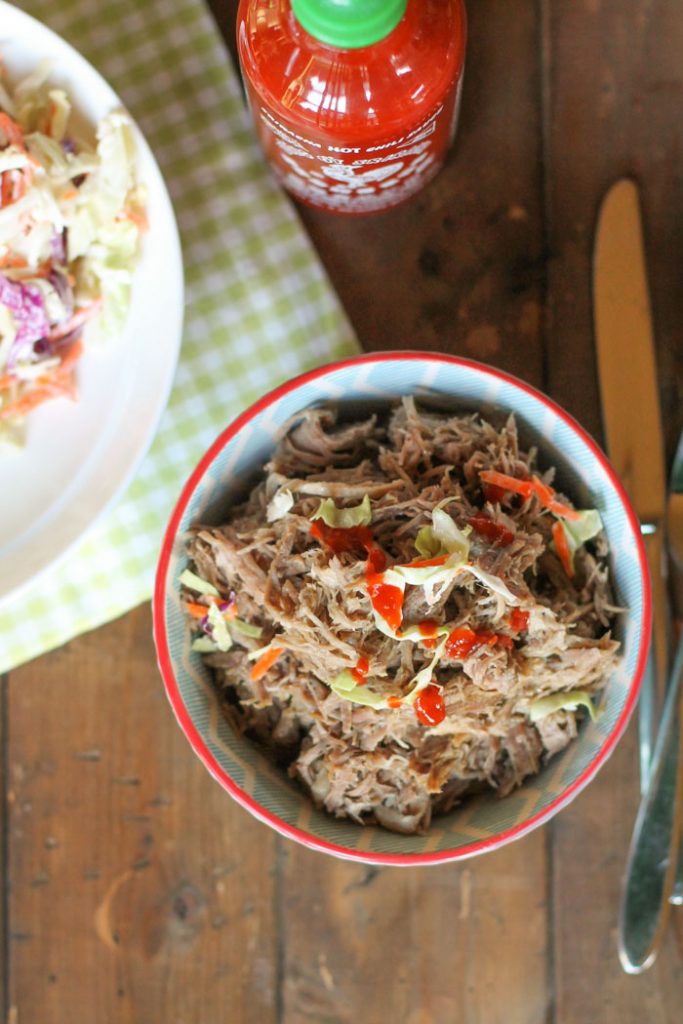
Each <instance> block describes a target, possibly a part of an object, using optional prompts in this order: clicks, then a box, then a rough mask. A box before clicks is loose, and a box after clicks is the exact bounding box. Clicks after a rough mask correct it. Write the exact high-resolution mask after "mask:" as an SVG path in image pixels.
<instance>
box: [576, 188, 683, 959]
mask: <svg viewBox="0 0 683 1024" xmlns="http://www.w3.org/2000/svg"><path fill="white" fill-rule="evenodd" d="M593 288H594V310H595V332H596V345H597V355H598V371H599V380H600V393H601V399H602V410H603V424H604V428H605V434H606V437H607V448H608V451H609V454H610V458H611V461H612V463H613V465H614V466H615V468H616V470H617V472H618V473H619V474H620V476H621V478H622V480H623V482H624V484H625V486H626V489H627V491H628V492H629V495H630V497H631V500H632V502H633V505H634V507H635V510H636V512H637V514H638V516H639V518H640V521H641V529H642V532H643V538H644V541H645V546H646V551H647V556H648V562H649V567H650V577H651V582H652V598H653V636H652V643H651V647H650V655H649V658H648V663H647V666H646V670H645V673H644V677H643V682H642V689H641V697H640V705H639V712H640V714H639V747H640V749H639V754H640V782H641V793H642V799H641V805H640V808H639V811H638V816H637V819H636V823H635V826H634V831H633V836H632V840H631V845H630V849H629V857H628V863H627V871H626V881H625V886H624V894H623V901H622V907H621V912H620V917H619V957H620V960H621V964H622V966H623V968H624V970H625V971H627V972H629V973H633V974H635V973H639V972H640V971H643V970H645V969H646V968H647V967H649V966H650V964H651V963H652V962H653V961H654V959H655V957H656V955H657V950H658V947H659V943H660V940H661V937H662V935H663V934H664V930H665V928H666V923H667V920H668V912H669V909H670V904H669V898H670V897H671V901H672V902H677V901H678V885H675V884H674V883H675V875H676V866H677V854H678V849H679V835H680V827H681V821H680V803H681V801H680V794H681V788H682V786H683V767H681V763H680V758H679V750H680V748H681V743H680V737H679V732H680V718H679V704H680V696H679V695H680V690H681V687H682V686H683V682H682V678H681V677H682V676H683V643H682V645H681V646H680V647H679V650H678V653H677V656H676V659H675V665H674V671H673V674H672V680H671V684H670V686H669V689H668V692H667V688H666V679H667V665H668V647H669V645H668V627H669V619H670V616H669V606H668V598H667V585H666V580H667V572H666V553H667V547H666V544H667V526H668V528H669V530H670V537H671V541H672V542H673V543H674V545H675V546H676V549H677V551H678V557H679V558H680V559H681V560H682V561H683V494H681V493H678V491H679V490H680V491H683V480H680V479H679V477H683V448H680V449H679V451H680V456H681V461H680V462H678V461H677V462H676V464H675V468H674V473H673V474H672V494H671V496H670V498H669V501H668V504H667V502H666V493H665V482H664V481H665V474H664V453H663V438H662V428H661V414H660V408H659V393H658V387H657V371H656V357H655V347H654V336H653V328H652V314H651V310H650V300H649V292H648V286H647V273H646V267H645V252H644V244H643V231H642V220H641V213H640V203H639V198H638V190H637V187H636V185H635V183H634V182H632V181H630V180H629V179H622V180H620V181H618V182H616V184H614V185H613V186H612V188H610V190H609V191H608V193H607V195H606V197H605V199H604V200H603V203H602V207H601V209H600V213H599V218H598V227H597V232H596V241H595V254H594V280H593ZM682 445H683V441H682ZM679 483H680V487H679ZM665 694H666V697H665ZM658 706H662V716H661V720H660V725H659V729H658V731H657V735H656V742H655V723H656V721H657V710H658ZM681 867H682V868H683V858H682V859H681ZM679 874H680V872H679ZM681 889H682V890H683V880H681Z"/></svg>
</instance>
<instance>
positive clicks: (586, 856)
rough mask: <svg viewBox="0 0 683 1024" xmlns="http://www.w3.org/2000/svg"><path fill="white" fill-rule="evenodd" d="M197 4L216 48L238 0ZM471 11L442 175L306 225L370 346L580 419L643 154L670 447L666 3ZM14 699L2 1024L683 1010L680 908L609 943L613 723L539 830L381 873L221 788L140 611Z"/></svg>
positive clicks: (270, 1022)
mask: <svg viewBox="0 0 683 1024" xmlns="http://www.w3.org/2000/svg"><path fill="white" fill-rule="evenodd" d="M211 7H212V10H213V11H214V14H215V16H216V20H217V23H218V24H219V26H220V28H221V30H222V32H223V34H224V36H225V38H226V40H227V42H228V44H229V46H230V47H231V48H232V50H233V52H234V32H233V25H234V20H235V15H236V9H237V0H211ZM468 7H469V13H470V46H469V54H468V68H467V77H466V88H465V95H464V106H463V113H462V120H461V126H460V131H459V135H458V140H457V144H456V147H455V149H454V151H453V153H452V156H451V159H450V161H449V164H448V167H447V168H446V170H445V171H444V172H443V173H442V175H441V176H440V177H439V178H438V179H436V181H435V182H434V183H433V184H432V185H431V186H430V187H429V188H428V190H427V191H426V192H424V193H423V194H422V195H421V196H419V197H417V198H416V199H415V200H413V201H412V202H411V203H409V204H407V205H406V206H405V207H403V208H400V209H398V210H395V211H393V212H391V213H387V214H383V215H378V216H374V217H370V218H367V219H364V218H362V219H358V220H356V219H354V220H343V219H340V218H333V217H330V216H329V215H326V214H317V213H315V212H314V211H311V210H302V211H301V216H302V218H303V220H304V223H305V225H306V227H307V229H308V230H309V232H310V234H311V236H312V238H313V240H314V242H315V244H316V246H317V248H318V251H319V252H320V254H321V256H322V258H323V261H324V263H325V265H326V267H327V270H328V272H329V274H330V277H331V279H332V282H333V284H334V286H335V288H336V289H337V291H338V292H339V294H340V296H341V298H342V300H343V302H344V304H345V306H346V308H347V311H348V313H349V315H350V317H351V320H352V322H353V324H354V325H355V327H356V329H357V331H358V333H359V336H360V338H361V341H362V342H363V344H364V345H365V346H366V347H367V348H368V349H389V348H396V347H418V348H424V349H445V350H447V351H451V352H458V353H461V354H464V355H469V356H473V357H475V358H479V359H482V360H484V361H486V362H490V363H493V364H495V365H498V366H501V367H503V368H505V369H508V370H511V371H513V372H516V373H518V374H519V375H520V376H522V377H524V378H525V379H527V380H529V381H531V382H533V383H536V384H543V383H544V384H545V385H546V387H547V388H548V389H549V390H550V392H551V394H552V395H553V397H555V398H556V399H557V400H559V401H560V402H562V403H563V404H564V405H566V406H567V407H568V408H569V409H570V411H572V412H573V413H574V414H575V415H576V416H577V417H578V418H579V420H580V421H581V422H582V423H583V424H584V425H585V426H586V427H588V429H590V430H592V431H594V432H595V433H598V434H599V429H600V421H599V409H598V402H597V386H596V382H595V366H594V351H593V343H592V326H591V310H590V255H591V245H592V232H593V227H594V222H595V214H596V211H597V204H598V202H599V199H600V196H601V195H602V192H603V191H604V189H605V188H606V186H607V185H608V184H609V182H610V181H611V180H612V179H613V178H614V177H616V176H617V175H619V174H621V173H624V172H627V171H628V172H632V173H634V174H636V176H637V177H638V178H639V179H640V180H641V183H642V184H643V187H644V188H643V198H644V212H645V219H646V235H647V245H648V256H649V259H650V262H651V268H652V273H651V280H652V292H653V307H654V312H655V324H656V329H657V337H658V343H659V350H658V357H659V366H660V372H661V378H662V397H663V402H664V408H665V422H666V425H667V443H668V452H669V454H671V451H672V445H673V442H674V438H675V435H676V433H677V431H678V429H679V428H680V427H681V426H682V425H683V401H681V399H683V317H681V309H680V307H681V303H680V299H679V296H680V295H681V294H683V288H682V287H681V286H682V285H683V280H682V277H683V259H682V258H681V254H682V253H683V170H682V166H683V165H682V159H683V154H682V153H681V129H680V110H681V100H682V99H683V70H682V68H683V64H682V63H681V60H680V55H681V53H683V19H681V15H680V0H576V2H574V3H571V4H567V3H560V2H556V0H516V2H515V3H514V4H511V3H510V2H509V0H477V2H474V0H473V2H471V3H469V5H468ZM6 692H7V713H6V721H5V723H4V724H5V725H6V727H7V734H6V735H5V736H4V737H2V740H3V741H4V744H5V751H6V762H7V766H8V772H9V775H8V779H7V780H5V789H4V793H5V798H6V800H7V807H8V825H9V831H8V834H7V835H6V837H5V840H6V851H7V859H8V864H7V865H6V866H5V867H6V871H7V873H8V874H7V880H8V882H9V884H10V886H11V888H10V890H9V899H8V910H9V918H8V921H7V922H6V923H7V927H8V931H9V936H10V950H9V953H8V960H7V961H6V963H7V964H8V968H9V975H8V976H9V990H8V993H7V1007H8V1008H9V1007H12V1008H13V1011H14V1018H11V1019H12V1024H15V1018H16V1022H17V1024H64V1022H65V1021H75V1022H78V1024H80V1022H81V1021H83V1022H84V1024H85V1022H87V1024H111V1022H113V1021H115V1022H116V1024H156V1022H157V1021H159V1022H160V1021H163V1022H164V1024H224V1022H226V1021H228V1022H229V1024H352V1022H353V1024H355V1022H359V1024H386V1022H387V1021H392V1022H393V1021H396V1022H397V1024H398V1022H400V1024H593V1022H596V1024H597V1022H599V1024H612V1022H614V1024H636V1022H638V1024H640V1022H641V1021H648V1024H673V1022H674V1021H677V1020H679V1019H680V1005H679V1004H680V992H681V988H682V984H683V978H682V976H681V962H682V960H683V931H682V923H683V914H681V912H678V916H676V917H675V919H674V921H673V922H672V926H671V928H670V933H669V936H668V939H667V944H666V946H665V948H664V950H663V951H662V955H661V957H660V960H659V962H658V964H657V966H656V967H655V969H654V970H653V971H651V972H650V973H649V974H647V975H645V976H643V977H641V978H627V977H626V976H624V975H623V974H622V973H621V971H620V969H619V966H618V963H617V960H616V950H615V928H616V916H617V907H618V899H619V892H620V879H621V874H622V871H623V867H624V862H625V856H626V846H627V842H628V836H629V833H630V828H631V824H632V821H633V815H634V811H635V806H636V802H637V781H636V752H635V744H634V736H633V731H631V733H630V734H629V735H628V736H627V737H626V738H625V740H624V741H623V742H622V744H621V746H620V748H619V750H618V751H617V753H616V754H615V755H614V757H613V758H612V760H611V761H610V762H609V764H608V765H607V766H606V767H605V768H604V770H603V771H602V772H601V774H600V776H599V777H598V779H597V780H596V781H595V782H594V783H593V784H592V785H591V786H590V787H589V789H588V790H587V791H586V792H585V793H583V794H582V795H581V796H580V797H579V798H578V799H577V800H576V802H575V803H574V804H573V805H572V806H571V807H570V808H568V809H567V810H565V811H563V812H562V814H561V815H560V816H559V817H558V818H556V819H555V820H554V822H553V823H552V824H551V825H550V826H548V827H546V828H545V829H543V830H541V831H537V832H534V833H532V834H531V835H530V836H528V837H526V838H525V839H524V840H521V841H519V842H518V843H516V844H514V845H512V846H510V847H506V848H505V849H503V850H501V851H499V852H497V853H495V854H487V855H486V856H484V857H481V858H478V859H475V860H473V861H470V862H468V863H466V864H464V865H462V866H441V867H438V868H430V869H425V870H415V869H410V870H405V871H403V870H399V869H388V868H384V869H377V868H364V867H362V866H358V865H352V864H347V863H344V862H338V861H334V860H331V859H329V858H326V857H324V856H322V855H317V854H313V853H311V852H310V851H306V850H304V849H302V848H299V847H297V846H295V845H293V844H291V843H287V842H284V841H282V840H280V839H278V838H276V837H275V836H274V835H273V833H271V832H270V831H269V830H268V829H267V828H266V827H265V826H263V825H260V824H258V823H256V822H254V821H252V819H251V818H250V817H249V816H248V815H247V814H246V813H245V812H244V811H242V810H241V809H240V808H238V807H236V806H235V805H234V804H233V803H232V802H231V801H230V800H229V798H228V797H227V796H226V795H224V794H223V793H222V791H221V790H220V788H219V787H218V786H217V785H216V784H215V783H214V782H213V781H212V780H211V779H210V777H209V776H208V774H207V773H206V772H205V770H204V769H203V767H202V766H201V765H200V764H199V763H198V761H197V759H196V758H195V756H194V755H193V754H192V752H191V750H190V748H189V746H188V744H187V742H186V741H185V739H184V737H183V736H182V735H181V733H180V730H179V729H178V727H177V725H176V723H175V721H174V720H173V716H172V714H171V712H170V710H169V709H168V707H167V705H166V700H165V697H164V695H163V689H162V686H161V681H160V678H159V675H158V670H157V667H156V664H155V658H154V652H153V647H152V641H151V623H150V617H149V613H148V611H147V610H146V609H140V610H138V611H136V612H134V613H131V614H130V615H128V616H126V617H124V618H123V619H121V620H119V621H118V622H115V623H113V624H111V625H110V626H108V627H106V628H104V629H101V630H98V631H97V632H95V633H92V634H89V635H87V636H84V637H81V638H79V639H78V640H76V641H73V642H72V643H71V644H69V645H68V646H67V647H66V648H65V649H63V650H62V651H59V652H56V653H54V654H51V655H49V656H47V657H44V658H42V659H39V660H37V661H36V662H34V663H32V664H31V665H28V666H26V667H24V668H23V669H21V670H17V671H15V672H13V673H12V674H11V676H10V678H9V681H8V683H7V691H6ZM0 859H1V858H0ZM0 867H1V865H0ZM0 946H1V942H0ZM1 978H2V974H1V973H0V979H1ZM0 988H1V983H0ZM0 1007H3V1004H2V1002H1V1001H0Z"/></svg>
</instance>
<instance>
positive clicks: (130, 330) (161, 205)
mask: <svg viewBox="0 0 683 1024" xmlns="http://www.w3.org/2000/svg"><path fill="white" fill-rule="evenodd" d="M0 56H1V57H2V60H3V62H4V64H5V66H6V67H7V70H8V72H9V76H10V80H14V79H16V78H17V77H21V76H23V75H25V74H27V73H28V72H30V71H31V70H32V69H33V68H34V67H35V66H36V64H37V63H38V62H39V61H41V60H43V59H45V58H47V59H49V60H50V61H51V62H52V65H53V69H54V70H53V73H52V74H51V76H50V77H51V80H52V81H54V82H55V83H56V84H57V85H60V86H63V88H64V89H66V91H67V93H68V95H69V97H70V98H71V100H72V102H73V105H74V108H75V109H76V110H77V111H78V114H79V119H80V118H81V117H82V118H84V119H85V120H86V122H88V123H90V124H91V125H93V127H94V125H95V124H96V123H97V122H98V121H99V120H100V119H101V118H102V117H103V116H104V115H105V114H106V113H108V112H109V111H110V110H112V109H114V108H116V107H121V106H122V105H123V104H122V103H121V100H120V99H119V98H118V97H117V95H116V93H115V92H114V91H113V90H112V89H111V88H110V86H109V85H107V83H106V82H105V81H104V79H103V78H102V77H101V76H100V75H99V74H98V73H97V72H96V71H95V70H94V68H92V67H91V66H90V64H88V63H87V61H86V60H84V58H83V57H81V56H80V55H79V54H78V53H77V52H76V51H75V50H74V49H73V48H72V47H71V46H69V45H68V44H67V43H65V42H64V40H62V39H60V38H59V36H57V35H55V34H54V33H53V32H51V31H50V30H49V29H47V28H45V26H44V25H42V24H40V22H38V21H35V20H34V19H33V18H30V17H29V16H28V15H26V14H24V13H23V12H21V11H18V10H17V9H16V8H15V7H11V6H10V5H9V4H7V3H4V0H0ZM136 140H137V153H138V170H139V177H140V180H141V182H143V183H144V185H145V187H146V189H147V194H148V201H147V215H148V219H149V225H150V227H149V231H148V232H146V234H145V235H144V238H143V246H142V253H141V258H140V260H139V263H138V265H137V267H136V270H135V275H134V282H133V292H132V300H131V306H130V310H129V313H128V318H127V321H126V326H125V328H124V331H123V334H122V335H121V336H120V337H116V338H111V339H107V340H106V341H105V342H103V343H102V344H100V343H99V342H98V343H97V344H96V345H93V346H90V347H89V346H88V344H87V335H86V350H85V354H84V355H83V357H82V358H81V360H80V361H79V368H78V393H79V397H78V401H77V402H76V403H71V402H68V401H65V400H64V399H56V400H55V401H53V402H48V403H46V404H45V405H44V406H41V407H40V408H38V409H36V410H35V412H34V413H32V414H31V416H30V417H29V419H28V428H27V437H26V444H25V447H24V448H23V449H21V450H18V451H15V450H12V449H10V448H7V447H6V446H5V447H3V446H0V603H4V602H5V601H6V600H7V598H8V597H10V595H12V596H13V597H16V594H17V592H18V590H19V589H20V588H21V587H23V586H25V585H26V584H28V583H29V582H31V581H32V580H34V579H35V578H36V576H38V575H39V574H40V573H42V572H44V571H45V570H46V569H47V568H48V567H50V566H51V565H53V564H54V563H55V562H56V561H57V560H58V559H60V558H62V557H64V555H65V554H66V553H67V551H68V550H69V548H71V547H72V546H73V545H74V544H75V543H76V542H77V541H78V540H79V539H80V538H81V537H82V535H83V534H84V532H85V531H86V530H87V529H88V528H89V527H91V526H92V525H93V523H94V522H95V521H96V520H97V519H98V518H99V517H100V516H101V515H102V514H103V512H105V511H106V510H107V509H108V508H109V507H110V506H111V505H112V503H113V502H114V501H115V500H116V498H117V497H119V495H120V494H121V492H122V491H123V490H124V488H125V487H126V485H127V484H128V483H129V481H130V479H131V477H132V475H133V473H134V472H135V469H136V468H137V466H138V465H139V463H140V461H141V460H142V458H143V456H144V454H145V452H146V451H147V449H148V447H149V445H150V444H151V441H152V438H153V437H154V433H155V431H156V428H157V425H158V423H159V419H160V417H161V414H162V412H163V410H164V408H165V406H166V402H167V400H168V396H169V392H170V389H171V384H172V381H173V374H174V372H175V367H176V363H177V360H178V353H179V349H180V341H181V331H182V317H183V312H182V311H183V269H182V256H181V251H180V242H179V239H178V230H177V227H176V223H175V217H174V215H173V208H172V206H171V201H170V199H169V197H168V193H167V191H166V186H165V185H164V182H163V179H162V177H161V173H160V171H159V168H158V167H157V164H156V161H155V160H154V157H153V156H152V153H151V150H150V149H149V146H148V145H147V143H146V142H145V140H144V138H143V137H142V134H141V132H140V131H139V130H138V129H137V128H136Z"/></svg>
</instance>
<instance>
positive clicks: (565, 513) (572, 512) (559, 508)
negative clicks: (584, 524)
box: [548, 498, 581, 522]
mask: <svg viewBox="0 0 683 1024" xmlns="http://www.w3.org/2000/svg"><path fill="white" fill-rule="evenodd" d="M548 510H549V511H550V512H552V513H553V515H556V516H559V517H560V518H561V519H570V520H571V521H572V522H576V521H577V520H578V519H580V518H581V513H580V512H577V511H576V509H575V508H570V507H569V505H563V504H562V502H561V501H556V500H555V499H554V498H553V500H552V501H551V502H549V504H548Z"/></svg>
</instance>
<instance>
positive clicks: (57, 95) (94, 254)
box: [0, 62, 146, 438]
mask: <svg viewBox="0 0 683 1024" xmlns="http://www.w3.org/2000/svg"><path fill="white" fill-rule="evenodd" d="M50 70H51V66H50V63H49V62H43V63H41V64H40V65H39V66H38V67H37V68H36V69H35V70H34V71H33V73H32V74H30V75H29V76H27V77H26V78H24V79H23V80H22V81H20V82H18V83H17V84H16V85H15V86H14V88H10V86H9V83H8V82H7V80H5V79H3V70H2V68H1V67H0V109H2V111H3V113H4V115H5V117H6V120H5V122H4V123H3V129H2V132H1V133H0V134H1V135H2V137H3V139H4V138H7V139H8V140H9V142H8V144H7V145H5V146H4V148H3V149H1V150H0V174H2V175H3V202H2V206H0V265H2V268H3V269H2V273H1V274H0V376H5V377H6V376H9V377H10V384H11V386H10V387H6V388H4V389H3V390H2V391H0V438H2V436H3V435H7V434H8V432H10V431H12V430H13V429H14V428H15V427H16V426H17V424H19V423H20V422H21V420H22V418H23V416H24V415H25V414H26V410H27V409H29V408H33V407H34V406H35V405H38V404H39V402H40V401H43V400H45V399H47V398H50V397H55V396H57V395H59V394H67V393H69V380H68V379H66V378H65V375H62V376H63V378H64V379H60V377H59V369H60V364H61V362H62V359H63V358H65V357H66V353H67V351H68V350H69V348H70V347H73V346H71V342H74V341H76V340H77V339H78V337H79V335H80V332H81V331H82V328H83V326H84V324H85V322H86V320H88V319H94V318H95V316H96V314H97V321H98V330H99V332H100V333H101V334H102V335H105V336H106V335H112V336H113V335H115V334H117V333H118V332H119V330H120V328H121V325H122V323H123V320H124V317H125V315H126V313H127V309H128V305H129V300H130V288H131V281H132V274H133V268H134V266H135V262H136V259H137V256H138V252H139V248H140V237H141V231H142V229H143V228H144V213H143V210H144V206H145V200H146V197H145V194H144V191H143V189H142V188H141V187H140V186H139V184H138V182H137V176H136V155H135V139H134V135H133V125H132V122H131V120H130V117H129V116H128V114H127V113H126V112H125V111H123V110H113V111H112V112H111V113H109V114H108V115H107V116H106V117H105V118H103V119H102V121H101V122H100V124H99V125H98V126H97V137H96V139H95V140H93V142H92V143H90V144H87V143H81V142H80V141H79V142H78V144H77V143H76V141H75V140H74V138H73V137H72V135H71V127H70V126H71V102H70V100H69V97H68V96H67V94H66V93H65V92H64V90H62V89H57V88H52V87H50V85H49V83H48V78H49V74H50ZM75 358H77V353H76V354H75V355H74V356H72V358H71V360H70V361H69V363H68V365H69V367H70V366H71V365H73V362H74V361H75ZM29 395H31V401H30V402H23V401H22V400H23V399H24V398H25V397H27V396H29Z"/></svg>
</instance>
